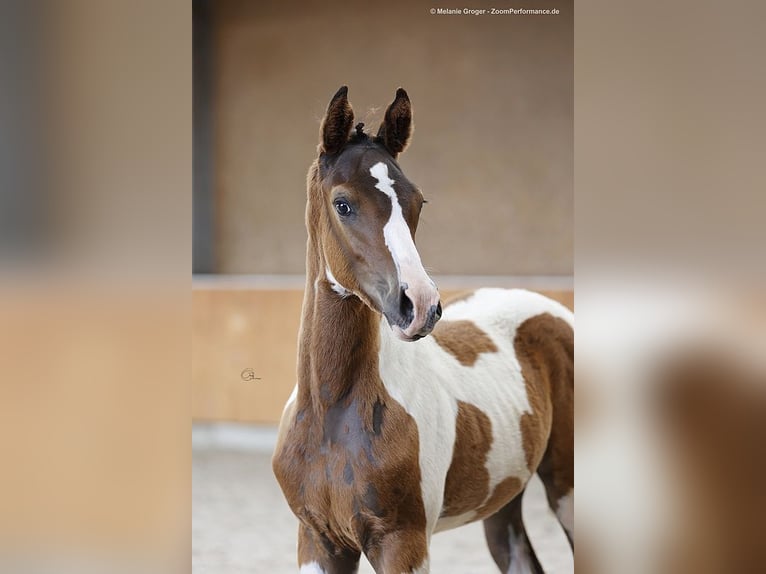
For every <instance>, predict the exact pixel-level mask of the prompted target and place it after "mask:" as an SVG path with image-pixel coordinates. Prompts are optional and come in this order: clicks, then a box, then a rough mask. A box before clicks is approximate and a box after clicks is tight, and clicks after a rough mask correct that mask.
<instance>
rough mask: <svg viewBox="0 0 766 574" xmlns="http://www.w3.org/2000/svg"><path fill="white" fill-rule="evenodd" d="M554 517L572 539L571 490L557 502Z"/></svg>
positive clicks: (572, 503) (572, 512) (572, 505)
mask: <svg viewBox="0 0 766 574" xmlns="http://www.w3.org/2000/svg"><path fill="white" fill-rule="evenodd" d="M556 506H557V508H556V516H557V517H558V519H559V522H561V526H563V527H564V530H566V531H567V534H569V536H571V537H572V538H574V492H572V491H571V490H570V491H569V492H567V493H566V494H565V495H564V496H562V497H561V498H559V500H558V502H557V505H556Z"/></svg>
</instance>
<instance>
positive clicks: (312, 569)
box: [298, 562, 325, 574]
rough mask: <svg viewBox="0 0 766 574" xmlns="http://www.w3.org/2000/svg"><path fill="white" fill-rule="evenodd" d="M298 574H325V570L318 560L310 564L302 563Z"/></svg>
mask: <svg viewBox="0 0 766 574" xmlns="http://www.w3.org/2000/svg"><path fill="white" fill-rule="evenodd" d="M298 574H325V571H324V570H323V569H322V567H321V566H320V565H319V563H318V562H309V563H308V564H301V569H300V571H299V573H298Z"/></svg>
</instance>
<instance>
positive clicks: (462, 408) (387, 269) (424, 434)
mask: <svg viewBox="0 0 766 574" xmlns="http://www.w3.org/2000/svg"><path fill="white" fill-rule="evenodd" d="M353 124H354V113H353V110H352V107H351V105H350V104H349V101H348V88H347V87H346V86H343V87H341V88H340V89H339V90H338V92H337V93H336V94H335V95H334V97H333V98H332V100H331V101H330V104H329V106H328V108H327V112H326V114H325V117H324V119H323V120H322V123H321V127H320V141H319V146H318V157H317V158H316V159H315V161H314V162H313V163H312V165H311V167H310V169H309V172H308V178H307V188H308V193H307V196H308V201H307V207H306V227H307V230H308V241H307V256H306V288H305V295H304V300H303V308H302V316H301V327H300V332H299V345H298V347H299V349H298V367H297V379H298V380H297V384H296V386H295V389H294V390H293V392H292V395H291V396H290V398H289V399H288V401H287V404H286V405H285V408H284V411H283V413H282V419H281V423H280V429H279V434H278V439H277V444H276V448H275V451H274V455H273V459H272V466H273V471H274V474H275V476H276V478H277V481H278V483H279V485H280V487H281V489H282V491H283V493H284V496H285V498H286V500H287V503H288V505H289V507H290V509H291V510H292V512H293V513H294V514H295V515H296V516H297V518H298V521H299V529H298V550H297V553H298V566H299V571H300V573H301V574H320V573H321V574H345V573H353V572H356V571H357V569H358V565H359V560H360V556H361V554H362V553H364V555H365V556H366V557H367V559H368V560H369V562H370V564H371V565H372V567H373V568H374V569H375V572H377V573H379V574H403V573H428V572H429V543H430V540H431V536H432V534H434V533H436V532H439V531H442V530H446V529H450V528H455V527H457V526H461V525H463V524H466V523H469V522H472V521H478V520H482V521H483V523H484V530H485V534H486V540H487V544H488V547H489V550H490V553H491V555H492V557H493V559H494V561H495V563H496V564H497V566H498V567H499V569H500V570H501V571H502V572H542V568H541V566H540V563H539V561H538V559H537V557H536V555H535V553H534V551H533V549H532V546H531V545H530V542H529V539H528V537H527V534H526V531H525V528H524V524H523V521H522V516H521V499H522V493H523V492H524V488H525V486H526V484H527V481H528V480H529V479H530V477H531V476H532V475H533V474H534V473H535V472H537V473H538V475H539V476H540V478H541V479H542V482H543V484H544V486H545V491H546V497H547V500H548V503H549V505H550V506H551V508H552V509H553V511H554V513H555V514H556V516H557V517H558V520H559V522H560V523H561V525H562V526H563V528H564V530H565V532H566V535H567V538H568V539H569V542H570V546H571V547H572V550H574V520H573V502H574V500H573V492H574V452H573V450H574V447H573V404H574V390H573V362H574V360H573V355H574V330H573V322H574V318H573V314H572V313H571V312H570V311H569V310H568V309H567V308H565V307H564V306H562V305H560V304H559V303H557V302H555V301H553V300H551V299H548V298H546V297H544V296H542V295H540V294H537V293H532V292H529V291H525V290H519V289H511V290H507V289H479V290H477V291H474V292H472V293H469V294H468V295H467V296H465V297H462V298H460V299H459V300H455V301H453V302H452V303H451V304H449V305H447V304H445V305H444V307H442V302H441V299H440V295H439V291H438V289H437V287H436V285H435V284H434V282H433V281H432V280H431V278H430V277H429V275H428V273H426V271H425V269H424V267H423V264H422V262H421V259H420V255H419V253H418V250H417V249H416V247H415V242H414V237H415V231H416V229H417V225H418V219H419V217H420V214H421V210H422V209H423V205H424V204H425V203H426V201H425V199H424V197H423V194H422V192H421V190H420V189H419V188H418V187H417V186H416V185H415V184H413V183H412V182H411V181H410V180H409V179H408V178H407V177H406V176H405V175H404V173H403V172H402V168H401V167H400V165H399V163H398V162H397V158H398V157H399V154H401V152H402V151H404V149H405V148H406V147H407V145H408V144H409V141H410V139H411V135H412V129H413V127H412V105H411V103H410V99H409V97H408V95H407V93H406V92H405V90H403V89H401V88H399V89H398V90H397V92H396V96H395V98H394V100H393V102H392V103H391V104H390V105H389V106H388V108H387V109H386V111H385V115H384V118H383V120H382V122H381V124H380V127H379V129H378V131H377V134H376V135H374V136H373V135H372V134H371V133H367V132H365V130H364V124H357V125H356V126H355V127H354V125H353Z"/></svg>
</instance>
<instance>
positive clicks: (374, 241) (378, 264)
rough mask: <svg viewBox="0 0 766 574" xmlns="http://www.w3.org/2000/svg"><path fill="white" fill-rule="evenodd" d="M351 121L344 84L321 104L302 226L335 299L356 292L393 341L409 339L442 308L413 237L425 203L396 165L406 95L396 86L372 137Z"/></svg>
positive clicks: (405, 127) (407, 125) (406, 134)
mask: <svg viewBox="0 0 766 574" xmlns="http://www.w3.org/2000/svg"><path fill="white" fill-rule="evenodd" d="M353 124H354V113H353V111H352V109H351V105H350V104H349V103H348V89H347V88H346V86H343V87H342V88H341V89H340V90H338V92H337V93H336V94H335V96H334V97H333V98H332V101H331V102H330V105H329V107H328V108H327V114H326V116H325V118H324V120H323V121H322V127H321V129H320V136H319V138H320V141H319V157H318V158H317V160H316V162H315V163H314V165H313V166H312V169H311V171H310V172H309V205H308V211H307V225H308V229H309V234H310V235H311V240H312V241H314V243H315V245H316V246H317V247H318V249H319V254H320V263H321V264H323V265H324V269H318V270H317V272H318V273H319V274H323V275H324V278H325V279H326V280H327V281H328V282H329V283H330V285H331V286H332V288H333V289H334V290H335V292H336V293H338V295H339V296H341V297H348V296H356V297H358V298H359V299H361V300H362V301H363V302H364V303H365V304H367V305H368V306H369V307H370V308H372V309H373V310H375V311H377V312H379V313H382V314H383V316H384V317H385V318H386V320H387V321H388V324H389V325H390V326H391V328H392V329H393V331H394V333H396V335H397V336H398V337H399V338H401V339H404V340H407V341H414V340H417V339H420V338H422V337H425V336H426V335H428V334H429V333H430V332H431V330H432V329H433V328H434V325H435V324H436V322H437V321H438V320H439V318H440V317H441V312H442V308H441V303H440V301H439V292H438V290H437V289H436V285H434V282H433V281H432V280H431V278H430V277H429V276H428V274H427V273H426V271H425V269H423V264H422V263H421V262H420V255H419V254H418V251H417V249H416V248H415V242H414V236H415V230H416V229H417V226H418V219H419V217H420V210H421V209H422V207H423V204H424V203H425V200H424V199H423V194H422V193H421V192H420V190H419V189H418V188H417V187H416V186H415V185H414V184H413V183H412V182H411V181H410V180H408V179H407V177H406V176H405V175H404V173H402V170H401V168H400V167H399V164H398V163H397V162H396V158H397V156H398V155H399V154H400V153H401V152H402V151H403V150H404V148H405V147H406V146H407V144H408V142H409V139H410V135H411V133H412V108H411V106H410V100H409V98H408V97H407V92H405V91H404V90H403V89H401V88H399V89H398V90H397V92H396V98H395V99H394V101H393V103H392V104H391V105H390V106H389V107H388V109H387V110H386V114H385V117H384V119H383V122H382V123H381V125H380V129H379V130H378V133H377V135H376V136H374V137H372V136H369V135H367V134H366V133H364V131H363V124H359V125H358V126H357V127H356V130H354V125H353ZM352 131H354V133H353V134H352Z"/></svg>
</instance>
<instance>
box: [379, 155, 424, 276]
mask: <svg viewBox="0 0 766 574" xmlns="http://www.w3.org/2000/svg"><path fill="white" fill-rule="evenodd" d="M370 175H372V177H374V178H375V179H377V180H378V183H376V184H375V187H376V188H377V189H378V190H380V191H382V192H383V193H385V194H386V195H387V196H388V197H389V199H390V200H391V216H390V217H389V218H388V221H387V222H386V225H385V226H383V239H384V240H385V242H386V247H388V250H389V251H390V252H391V257H392V258H393V260H394V265H396V272H397V273H398V275H399V282H400V283H408V284H410V283H412V282H414V281H418V280H426V281H428V282H429V283H432V282H431V279H429V278H428V274H427V273H426V270H425V269H423V263H422V262H421V261H420V254H419V253H418V250H417V248H416V247H415V242H414V241H413V240H412V233H411V232H410V228H409V226H408V225H407V222H406V221H405V220H404V214H403V213H402V206H401V205H399V198H398V197H397V196H396V192H395V191H394V180H393V179H391V178H390V177H388V166H387V165H386V164H385V163H383V162H382V161H379V162H378V163H376V164H375V165H373V166H372V167H371V168H370Z"/></svg>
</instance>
